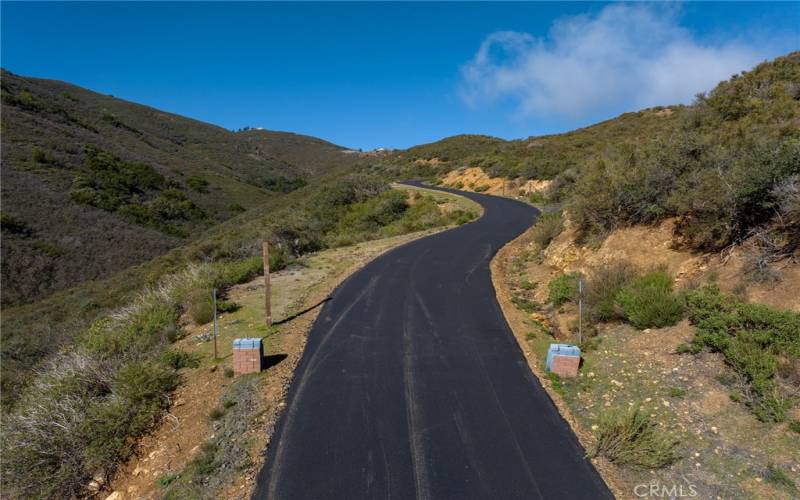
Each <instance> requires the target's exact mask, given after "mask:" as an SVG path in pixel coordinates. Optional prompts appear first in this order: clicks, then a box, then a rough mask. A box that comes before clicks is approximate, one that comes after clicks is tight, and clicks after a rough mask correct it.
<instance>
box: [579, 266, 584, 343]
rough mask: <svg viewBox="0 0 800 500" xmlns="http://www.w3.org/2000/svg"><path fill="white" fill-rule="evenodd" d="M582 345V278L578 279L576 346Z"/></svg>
mask: <svg viewBox="0 0 800 500" xmlns="http://www.w3.org/2000/svg"><path fill="white" fill-rule="evenodd" d="M582 343H583V278H578V344H582Z"/></svg>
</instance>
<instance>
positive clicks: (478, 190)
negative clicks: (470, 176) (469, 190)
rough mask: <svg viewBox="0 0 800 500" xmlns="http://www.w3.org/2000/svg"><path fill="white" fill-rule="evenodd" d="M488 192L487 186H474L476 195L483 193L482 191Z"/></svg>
mask: <svg viewBox="0 0 800 500" xmlns="http://www.w3.org/2000/svg"><path fill="white" fill-rule="evenodd" d="M488 190H489V186H487V185H486V184H482V185H480V186H475V192H476V193H483V192H484V191H488Z"/></svg>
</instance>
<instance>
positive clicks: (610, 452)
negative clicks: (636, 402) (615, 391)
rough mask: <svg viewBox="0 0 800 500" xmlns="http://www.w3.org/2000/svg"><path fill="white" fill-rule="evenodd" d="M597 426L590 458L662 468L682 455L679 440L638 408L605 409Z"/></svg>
mask: <svg viewBox="0 0 800 500" xmlns="http://www.w3.org/2000/svg"><path fill="white" fill-rule="evenodd" d="M597 427H598V428H597V442H596V443H595V445H594V446H593V447H592V448H591V449H590V450H588V451H587V454H588V455H589V456H590V457H596V456H603V457H606V458H607V459H608V460H610V461H611V462H614V463H616V464H618V465H627V466H629V467H633V468H639V469H659V468H661V467H666V466H667V465H670V464H672V463H674V462H675V461H676V460H678V458H680V456H679V455H678V453H677V445H678V442H677V440H675V439H674V438H673V437H671V436H669V435H667V434H665V433H664V432H663V431H662V430H661V429H660V428H659V427H658V425H657V424H656V423H655V422H653V421H652V420H651V419H650V417H649V416H648V415H647V414H646V413H643V412H642V411H641V410H640V409H639V408H632V409H624V410H607V411H604V412H602V413H601V414H600V418H599V419H598V422H597Z"/></svg>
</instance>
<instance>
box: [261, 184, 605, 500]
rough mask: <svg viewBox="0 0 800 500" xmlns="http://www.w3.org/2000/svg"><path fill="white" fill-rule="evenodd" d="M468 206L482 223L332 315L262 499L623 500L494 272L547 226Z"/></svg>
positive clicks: (346, 297)
mask: <svg viewBox="0 0 800 500" xmlns="http://www.w3.org/2000/svg"><path fill="white" fill-rule="evenodd" d="M464 195H465V196H467V197H469V198H471V199H473V200H475V201H477V202H478V203H480V204H481V205H483V207H484V209H485V214H484V216H483V217H482V218H481V219H479V220H478V221H476V222H473V223H470V224H466V225H464V226H461V227H459V228H456V229H453V230H450V231H446V232H443V233H439V234H436V235H433V236H429V237H427V238H423V239H421V240H417V241H414V242H411V243H408V244H406V245H403V246H401V247H399V248H396V249H395V250H392V251H391V252H389V253H387V254H385V255H383V256H381V257H379V258H378V259H376V260H374V261H373V262H371V263H370V264H369V265H367V266H366V267H364V268H363V269H362V270H360V271H359V272H357V273H355V274H354V275H353V276H351V277H350V278H349V279H348V280H347V281H345V282H344V283H343V284H342V285H341V286H340V287H339V288H337V289H336V291H335V292H334V294H333V297H332V299H331V300H330V301H328V302H327V303H326V304H325V305H324V307H323V309H322V311H321V312H320V316H319V317H318V318H317V321H316V323H315V324H314V326H313V328H312V330H311V332H310V334H309V339H308V344H307V346H306V350H305V353H304V354H303V358H302V359H301V361H300V363H299V365H298V367H297V371H296V373H295V379H294V383H293V384H292V387H291V388H290V391H289V396H288V401H287V405H288V407H287V410H286V411H285V412H284V414H283V416H282V418H281V419H280V421H279V423H278V426H277V428H276V431H275V436H274V437H273V440H272V443H271V445H270V447H269V450H268V451H267V461H266V463H265V465H264V468H263V469H262V470H261V472H260V473H259V475H258V478H257V485H256V490H255V493H254V495H253V498H258V499H260V498H270V499H290V500H295V499H315V500H318V499H341V500H355V499H362V498H363V499H381V498H387V499H388V498H394V499H400V500H406V499H413V498H417V499H454V500H455V499H458V500H461V499H473V498H474V499H482V500H483V499H491V498H498V499H513V498H524V499H535V498H547V499H558V500H567V499H581V498H585V499H591V500H597V499H602V498H612V495H611V493H610V492H609V491H608V489H607V488H606V486H605V484H604V483H603V481H602V479H601V478H600V477H599V475H598V474H597V472H596V471H595V470H594V468H593V467H592V465H591V463H590V462H589V461H588V460H586V459H585V458H584V451H583V449H582V448H581V447H580V445H579V444H578V442H577V440H576V438H575V436H574V435H573V434H572V432H571V431H570V429H569V427H568V426H567V424H566V423H565V422H564V420H563V419H562V418H561V416H560V415H559V414H558V412H557V410H556V409H555V407H554V405H553V403H552V401H551V400H550V399H549V397H548V396H547V394H546V393H545V391H544V389H542V387H541V385H540V384H539V382H538V380H537V379H536V378H535V377H534V376H533V375H532V374H531V372H530V370H529V368H528V365H527V363H526V361H525V358H524V357H523V354H522V352H521V351H520V349H519V346H518V345H517V343H516V340H515V339H514V337H513V334H512V332H511V330H510V329H509V327H508V324H507V323H506V321H505V318H504V317H503V314H502V312H501V310H500V306H499V305H498V303H497V300H496V298H495V294H494V288H493V286H492V282H491V277H490V271H489V261H490V260H491V259H492V257H493V256H494V254H495V252H496V251H497V250H498V249H499V248H500V247H502V246H503V245H504V244H505V243H506V242H508V241H510V240H512V239H513V238H514V237H516V236H517V235H519V234H520V233H522V232H523V231H524V230H525V229H526V228H527V227H529V226H530V224H531V222H532V221H533V220H534V218H535V217H536V213H537V212H536V210H535V209H533V208H531V207H529V206H527V205H524V204H522V203H519V202H515V201H512V200H507V199H502V198H497V197H491V196H485V195H480V194H469V193H466V194H464Z"/></svg>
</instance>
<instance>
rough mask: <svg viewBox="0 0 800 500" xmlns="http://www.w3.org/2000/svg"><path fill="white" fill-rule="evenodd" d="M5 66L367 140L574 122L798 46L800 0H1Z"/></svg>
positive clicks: (157, 101) (258, 123) (708, 80)
mask: <svg viewBox="0 0 800 500" xmlns="http://www.w3.org/2000/svg"><path fill="white" fill-rule="evenodd" d="M1 8H2V60H1V61H0V63H1V64H2V66H3V67H4V68H6V69H8V70H10V71H12V72H14V73H18V74H21V75H26V76H36V77H44V78H53V79H58V80H65V81H69V82H71V83H75V84H77V85H81V86H83V87H88V88H90V89H92V90H95V91H98V92H101V93H105V94H112V95H114V96H117V97H120V98H124V99H127V100H130V101H135V102H140V103H143V104H147V105H150V106H154V107H156V108H160V109H163V110H167V111H171V112H175V113H178V114H182V115H186V116H190V117H193V118H197V119H199V120H203V121H207V122H211V123H214V124H217V125H220V126H223V127H226V128H230V129H233V128H239V127H243V126H254V127H264V128H268V129H274V130H289V131H294V132H299V133H305V134H310V135H314V136H318V137H321V138H324V139H327V140H330V141H332V142H335V143H338V144H341V145H345V146H349V147H354V148H364V149H371V148H374V147H378V146H386V147H408V146H411V145H414V144H419V143H425V142H431V141H434V140H437V139H440V138H442V137H446V136H449V135H454V134H459V133H481V134H489V135H495V136H498V137H504V138H518V137H527V136H529V135H541V134H548V133H555V132H561V131H566V130H570V129H573V128H576V127H580V126H585V125H588V124H591V123H594V122H597V121H600V120H603V119H606V118H611V117H613V116H616V115H617V114H619V113H622V112H625V111H631V110H636V109H640V108H641V107H644V106H652V105H656V104H670V103H675V102H689V101H690V100H691V97H692V96H693V95H694V94H695V93H696V92H699V91H702V90H706V89H710V88H711V87H713V85H714V84H715V83H716V82H718V81H719V80H721V79H725V78H728V77H729V76H730V74H732V73H734V72H738V71H740V70H743V69H747V68H749V67H751V66H752V65H753V64H754V63H756V62H758V61H760V60H763V59H766V58H772V57H775V56H777V55H781V54H783V53H786V52H789V51H790V50H798V49H800V28H798V26H800V3H797V2H794V3H689V4H675V3H670V4H601V3H374V4H370V3H354V4H339V3H315V4H309V3H281V4H273V3H226V4H221V3H57V4H53V3H39V2H32V3H16V2H2V4H1Z"/></svg>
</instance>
